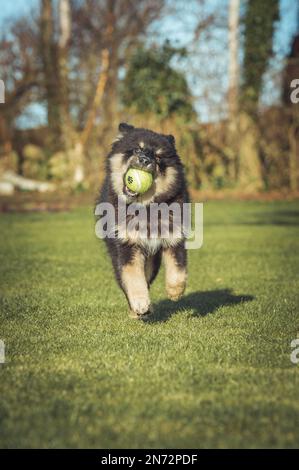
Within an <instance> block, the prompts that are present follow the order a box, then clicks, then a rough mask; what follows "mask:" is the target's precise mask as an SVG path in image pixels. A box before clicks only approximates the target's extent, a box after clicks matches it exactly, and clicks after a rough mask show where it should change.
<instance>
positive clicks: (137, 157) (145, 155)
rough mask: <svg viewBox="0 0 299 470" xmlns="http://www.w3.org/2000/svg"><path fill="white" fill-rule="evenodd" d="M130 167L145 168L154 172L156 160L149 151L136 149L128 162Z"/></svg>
mask: <svg viewBox="0 0 299 470" xmlns="http://www.w3.org/2000/svg"><path fill="white" fill-rule="evenodd" d="M130 163H131V164H130V166H131V167H132V168H138V169H140V170H146V171H149V172H150V173H152V174H154V173H155V169H156V162H155V157H154V154H153V153H152V152H151V151H142V150H140V151H137V152H135V153H134V157H133V158H132V160H131V162H130Z"/></svg>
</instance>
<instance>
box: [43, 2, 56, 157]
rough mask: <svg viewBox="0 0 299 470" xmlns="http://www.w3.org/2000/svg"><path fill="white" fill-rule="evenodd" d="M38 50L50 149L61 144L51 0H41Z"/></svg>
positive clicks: (54, 148)
mask: <svg viewBox="0 0 299 470" xmlns="http://www.w3.org/2000/svg"><path fill="white" fill-rule="evenodd" d="M40 40H41V44H40V46H41V47H40V51H41V57H42V62H43V76H44V87H45V94H46V100H47V111H48V126H49V130H50V134H51V137H50V145H51V147H52V150H56V149H59V147H60V144H61V119H60V112H59V98H58V90H59V85H60V83H59V79H58V77H59V68H58V64H57V50H56V46H55V43H54V18H53V6H52V1H51V0H42V2H41V21H40Z"/></svg>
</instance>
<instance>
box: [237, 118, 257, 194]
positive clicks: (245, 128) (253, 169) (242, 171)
mask: <svg viewBox="0 0 299 470" xmlns="http://www.w3.org/2000/svg"><path fill="white" fill-rule="evenodd" d="M239 126H240V127H239V129H240V135H239V142H240V144H239V160H238V180H239V184H240V187H241V188H242V190H244V191H259V190H261V189H262V188H263V178H262V169H261V162H260V157H259V155H260V152H259V147H258V142H259V129H258V124H257V123H256V122H255V120H254V119H253V118H252V117H251V116H250V115H249V114H247V113H245V112H242V113H241V114H240V117H239Z"/></svg>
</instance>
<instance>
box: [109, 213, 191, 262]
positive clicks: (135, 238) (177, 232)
mask: <svg viewBox="0 0 299 470" xmlns="http://www.w3.org/2000/svg"><path fill="white" fill-rule="evenodd" d="M139 215H140V214H139ZM181 222H182V221H181V218H180V217H179V218H178V217H174V216H173V214H172V213H171V212H170V213H169V214H167V216H165V214H164V216H163V214H162V215H161V214H160V213H159V214H158V216H153V214H150V212H149V211H148V210H147V211H146V212H144V213H143V215H141V216H136V215H130V214H129V215H128V214H127V215H126V217H125V218H124V219H123V220H120V221H119V223H118V226H117V238H118V239H119V240H120V241H122V242H124V243H130V244H135V245H137V246H140V247H142V248H143V249H144V250H146V251H148V252H149V253H156V252H157V251H158V250H159V249H160V248H167V247H170V246H175V245H177V244H178V243H180V242H181V240H182V239H183V238H184V234H183V230H182V223H181Z"/></svg>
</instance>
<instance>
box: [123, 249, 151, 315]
mask: <svg viewBox="0 0 299 470" xmlns="http://www.w3.org/2000/svg"><path fill="white" fill-rule="evenodd" d="M121 285H122V288H123V290H124V292H125V294H126V297H127V299H128V302H129V305H130V307H131V310H132V313H133V316H134V317H135V318H142V317H144V316H146V315H148V314H150V313H151V312H152V307H151V302H150V297H149V291H148V283H147V279H146V276H145V256H144V255H143V253H142V252H141V251H140V250H135V252H134V255H133V256H132V258H131V259H130V260H129V262H128V263H126V264H124V265H123V266H122V268H121Z"/></svg>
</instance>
